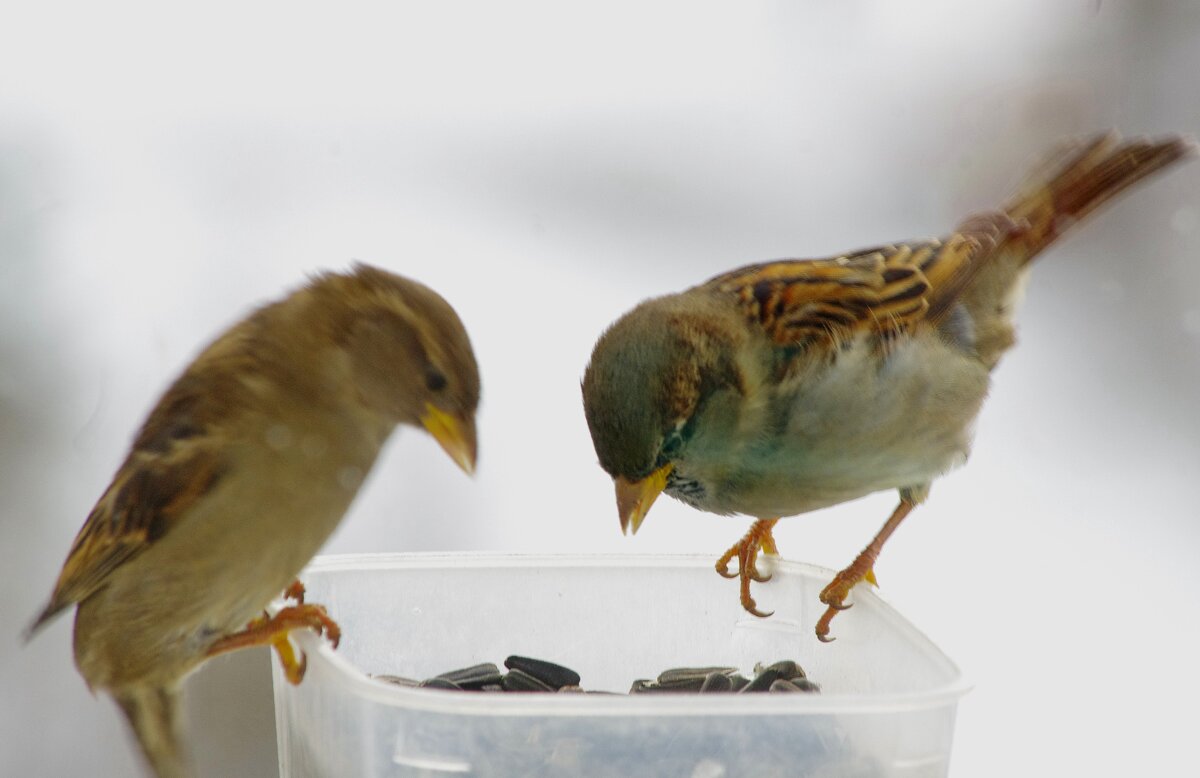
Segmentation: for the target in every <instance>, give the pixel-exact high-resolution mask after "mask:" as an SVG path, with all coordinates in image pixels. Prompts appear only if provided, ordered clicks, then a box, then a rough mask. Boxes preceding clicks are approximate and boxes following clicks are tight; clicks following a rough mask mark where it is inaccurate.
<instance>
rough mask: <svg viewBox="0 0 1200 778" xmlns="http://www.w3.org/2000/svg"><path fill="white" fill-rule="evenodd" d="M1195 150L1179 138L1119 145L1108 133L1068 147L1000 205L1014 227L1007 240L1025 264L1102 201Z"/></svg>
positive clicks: (1142, 140) (1187, 140) (1116, 138)
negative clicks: (1015, 194)
mask: <svg viewBox="0 0 1200 778" xmlns="http://www.w3.org/2000/svg"><path fill="white" fill-rule="evenodd" d="M1195 152H1196V145H1195V142H1194V141H1192V140H1191V139H1190V138H1186V137H1182V136H1169V137H1166V138H1163V139H1161V140H1147V139H1144V138H1133V139H1130V140H1126V141H1122V140H1121V137H1120V135H1118V134H1117V133H1115V132H1109V133H1106V134H1104V135H1098V136H1095V137H1092V138H1087V139H1084V140H1080V141H1076V142H1073V143H1070V144H1068V145H1067V146H1066V147H1065V148H1063V149H1060V150H1059V151H1058V152H1057V153H1056V154H1055V155H1054V156H1053V157H1052V158H1051V159H1050V160H1048V162H1047V164H1046V165H1044V166H1042V167H1040V168H1039V171H1041V170H1045V171H1047V172H1045V173H1040V172H1039V173H1038V174H1035V176H1034V177H1033V178H1032V179H1031V180H1030V181H1029V182H1027V183H1026V185H1025V186H1024V187H1022V189H1021V191H1020V193H1019V194H1017V196H1016V197H1014V198H1013V199H1012V200H1010V201H1009V202H1008V203H1006V204H1005V206H1004V211H1005V213H1006V214H1007V215H1008V216H1009V218H1010V219H1012V220H1013V222H1015V223H1016V224H1017V225H1018V227H1017V229H1016V230H1015V231H1013V232H1012V233H1010V234H1009V236H1008V239H1009V240H1010V241H1013V242H1015V243H1016V245H1019V246H1021V248H1022V250H1023V252H1024V253H1025V258H1026V259H1025V261H1026V262H1028V261H1029V260H1031V259H1033V258H1034V257H1035V256H1037V255H1038V254H1039V253H1041V252H1042V251H1043V250H1044V249H1045V248H1046V247H1047V246H1049V245H1050V244H1051V243H1053V242H1054V241H1056V240H1058V238H1059V237H1060V236H1062V235H1063V234H1064V233H1066V232H1067V231H1068V230H1070V228H1071V226H1072V225H1074V224H1076V223H1077V222H1080V221H1082V220H1083V219H1084V218H1086V217H1087V216H1088V215H1089V214H1091V212H1092V211H1094V210H1096V209H1097V208H1099V207H1100V206H1101V205H1103V204H1104V203H1106V202H1108V201H1109V200H1111V199H1112V198H1114V197H1116V196H1117V195H1119V194H1121V193H1122V192H1124V191H1125V190H1126V189H1128V188H1130V187H1131V186H1133V185H1134V184H1136V183H1138V182H1139V181H1141V180H1142V179H1144V178H1147V177H1149V176H1151V175H1153V174H1154V173H1157V172H1158V171H1160V170H1162V169H1163V168H1166V167H1168V166H1170V165H1172V164H1174V163H1175V162H1178V161H1179V160H1181V159H1184V158H1185V157H1188V156H1191V155H1192V154H1194V153H1195Z"/></svg>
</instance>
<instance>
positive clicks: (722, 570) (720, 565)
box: [716, 557, 741, 579]
mask: <svg viewBox="0 0 1200 778" xmlns="http://www.w3.org/2000/svg"><path fill="white" fill-rule="evenodd" d="M731 558H732V557H731ZM716 568H717V575H719V576H721V577H722V578H730V579H732V578H737V577H738V576H739V575H740V574H741V573H731V572H729V560H728V559H725V558H724V557H722V558H721V559H718V560H717V564H716Z"/></svg>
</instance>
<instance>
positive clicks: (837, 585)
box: [817, 497, 917, 643]
mask: <svg viewBox="0 0 1200 778" xmlns="http://www.w3.org/2000/svg"><path fill="white" fill-rule="evenodd" d="M916 506H917V504H916V502H914V501H912V500H910V499H907V498H905V497H901V499H900V504H899V505H897V506H896V510H894V511H892V515H891V516H890V517H889V518H888V520H887V523H885V524H884V525H883V529H881V530H879V534H877V535H876V536H875V538H874V539H873V540H872V541H871V542H870V543H869V544H867V547H866V548H864V549H863V550H862V552H861V553H859V555H858V556H856V557H855V558H854V561H853V562H851V563H850V566H849V567H847V568H846V569H845V570H843V571H842V572H840V573H838V574H837V575H835V576H834V577H833V580H832V581H830V582H829V585H828V586H826V587H825V588H824V589H822V590H821V602H823V603H825V605H827V606H828V607H827V608H826V609H825V613H824V614H823V615H822V616H821V618H820V620H819V621H818V622H817V638H818V639H819V640H820V641H821V642H822V643H828V642H830V641H832V640H833V638H831V637H829V624H830V622H832V621H833V617H834V616H836V615H837V613H838V611H844V610H846V609H847V608H849V607H850V605H849V604H848V603H846V597H847V596H849V594H850V590H851V589H853V588H854V585H855V584H857V583H858V582H859V581H863V580H866V581H869V582H870V583H875V573H874V567H875V560H876V559H878V558H879V552H880V551H881V550H882V549H883V544H884V543H886V542H887V539H888V538H889V537H891V536H892V533H893V532H895V531H896V527H899V526H900V522H902V521H904V517H905V516H907V515H908V514H909V513H910V512H911V511H912V509H913V508H915V507H916Z"/></svg>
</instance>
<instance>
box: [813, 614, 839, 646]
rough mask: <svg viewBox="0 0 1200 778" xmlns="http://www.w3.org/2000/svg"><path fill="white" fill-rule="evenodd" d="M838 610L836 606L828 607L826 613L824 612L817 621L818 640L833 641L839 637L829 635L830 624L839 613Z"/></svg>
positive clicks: (823, 641)
mask: <svg viewBox="0 0 1200 778" xmlns="http://www.w3.org/2000/svg"><path fill="white" fill-rule="evenodd" d="M837 612H838V611H837V609H836V608H833V607H830V608H826V609H825V613H824V614H822V615H821V618H820V620H818V621H817V630H816V632H817V640H819V641H821V642H822V643H832V642H833V641H835V640H837V638H833V637H830V636H829V624H830V622H832V621H833V617H834V616H836V615H837Z"/></svg>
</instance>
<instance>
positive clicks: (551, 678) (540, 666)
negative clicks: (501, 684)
mask: <svg viewBox="0 0 1200 778" xmlns="http://www.w3.org/2000/svg"><path fill="white" fill-rule="evenodd" d="M504 666H505V667H507V668H508V669H509V670H521V671H522V672H524V673H527V674H529V675H531V676H533V677H534V678H537V679H538V680H539V681H541V682H542V683H544V684H546V685H547V686H549V687H551V688H552V689H560V688H562V687H563V686H578V685H579V673H577V672H575V671H574V670H572V669H570V668H569V667H563V666H562V665H556V664H554V663H553V662H547V661H546V660H544V659H531V658H530V657H527V656H510V657H509V658H508V659H505V660H504Z"/></svg>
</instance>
